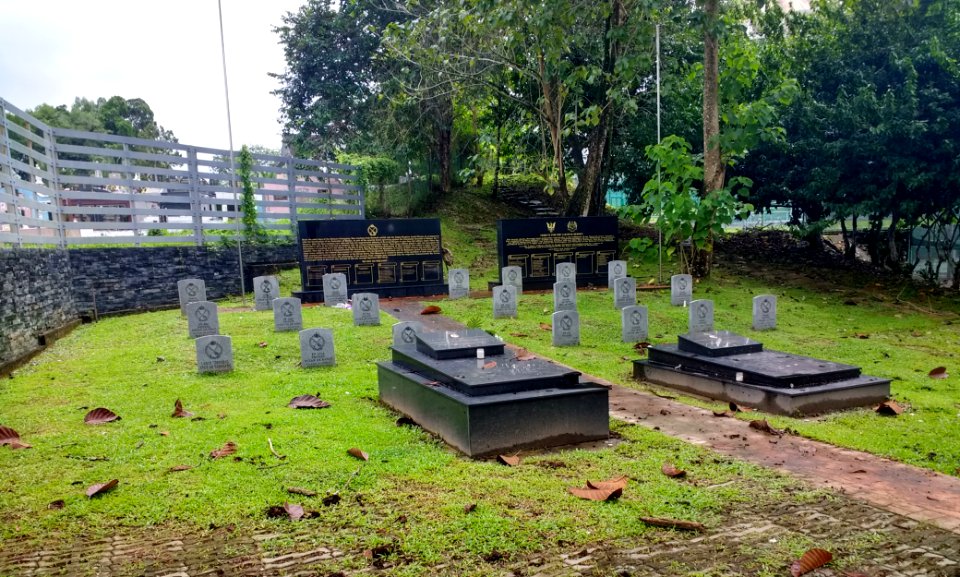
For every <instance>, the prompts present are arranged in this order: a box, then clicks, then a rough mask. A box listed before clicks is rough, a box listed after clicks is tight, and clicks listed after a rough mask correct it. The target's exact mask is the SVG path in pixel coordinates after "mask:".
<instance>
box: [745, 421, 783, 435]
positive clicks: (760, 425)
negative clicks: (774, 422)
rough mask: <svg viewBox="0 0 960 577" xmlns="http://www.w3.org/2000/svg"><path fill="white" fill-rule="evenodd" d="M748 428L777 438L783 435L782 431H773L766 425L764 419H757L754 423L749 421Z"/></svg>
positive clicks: (768, 424)
mask: <svg viewBox="0 0 960 577" xmlns="http://www.w3.org/2000/svg"><path fill="white" fill-rule="evenodd" d="M749 426H750V428H751V429H756V430H758V431H762V432H764V433H767V434H768V435H776V436H778V437H779V436H781V435H783V431H781V430H780V429H774V428H773V427H771V426H770V423H768V422H767V420H766V419H757V420H755V421H750V425H749Z"/></svg>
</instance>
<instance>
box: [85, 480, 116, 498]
mask: <svg viewBox="0 0 960 577" xmlns="http://www.w3.org/2000/svg"><path fill="white" fill-rule="evenodd" d="M119 483H120V481H119V480H118V479H111V480H109V481H107V482H106V483H97V484H96V485H90V486H89V487H87V497H88V498H90V499H92V498H94V497H96V496H97V495H100V494H102V493H106V492H107V491H109V490H111V489H113V488H114V487H116V486H117V485H118V484H119Z"/></svg>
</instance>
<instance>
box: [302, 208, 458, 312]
mask: <svg viewBox="0 0 960 577" xmlns="http://www.w3.org/2000/svg"><path fill="white" fill-rule="evenodd" d="M299 233H300V237H299V242H300V246H299V256H300V281H301V285H300V286H302V287H303V290H302V291H300V292H295V293H293V294H294V296H296V297H299V298H300V299H301V300H302V301H304V302H322V301H323V275H324V274H326V273H343V274H344V275H346V277H347V293H348V294H349V295H352V294H353V293H356V292H372V293H376V294H378V295H379V296H381V297H391V296H425V295H436V294H445V293H446V292H447V286H446V284H444V280H443V255H442V248H441V240H440V220H439V219H436V218H398V219H381V220H301V221H300V222H299Z"/></svg>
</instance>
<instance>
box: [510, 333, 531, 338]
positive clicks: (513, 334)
mask: <svg viewBox="0 0 960 577" xmlns="http://www.w3.org/2000/svg"><path fill="white" fill-rule="evenodd" d="M510 336H511V337H517V338H523V337H528V336H530V335H528V334H527V333H510Z"/></svg>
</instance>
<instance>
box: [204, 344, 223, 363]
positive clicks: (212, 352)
mask: <svg viewBox="0 0 960 577" xmlns="http://www.w3.org/2000/svg"><path fill="white" fill-rule="evenodd" d="M203 352H204V353H206V355H207V356H208V357H210V358H211V359H213V360H217V359H219V358H220V355H222V354H223V347H222V346H220V343H218V342H217V341H210V342H209V343H207V346H206V347H204V348H203Z"/></svg>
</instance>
